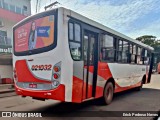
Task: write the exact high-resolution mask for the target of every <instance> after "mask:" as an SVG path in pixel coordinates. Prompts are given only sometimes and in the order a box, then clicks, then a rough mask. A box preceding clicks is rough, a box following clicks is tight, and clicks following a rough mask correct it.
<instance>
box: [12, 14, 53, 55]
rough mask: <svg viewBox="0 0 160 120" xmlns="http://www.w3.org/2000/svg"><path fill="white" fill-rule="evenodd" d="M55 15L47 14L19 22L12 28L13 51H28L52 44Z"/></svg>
mask: <svg viewBox="0 0 160 120" xmlns="http://www.w3.org/2000/svg"><path fill="white" fill-rule="evenodd" d="M54 24H55V16H54V15H49V16H45V17H41V18H37V19H30V21H29V22H27V23H25V24H21V26H18V27H16V29H15V30H14V52H15V53H24V54H25V53H26V54H27V53H28V51H30V52H33V53H34V51H37V50H41V49H42V48H47V47H49V46H51V45H52V44H54V42H55V40H54V32H55V29H54V28H55V27H54Z"/></svg>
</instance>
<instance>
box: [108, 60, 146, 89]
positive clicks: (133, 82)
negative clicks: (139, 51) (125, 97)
mask: <svg viewBox="0 0 160 120" xmlns="http://www.w3.org/2000/svg"><path fill="white" fill-rule="evenodd" d="M108 66H109V69H110V71H111V73H112V75H113V78H114V80H115V92H120V91H124V90H127V89H131V88H134V87H138V86H140V85H141V81H142V78H143V76H144V75H145V74H146V66H145V65H131V64H118V63H108Z"/></svg>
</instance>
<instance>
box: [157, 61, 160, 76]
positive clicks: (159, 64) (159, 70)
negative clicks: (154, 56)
mask: <svg viewBox="0 0 160 120" xmlns="http://www.w3.org/2000/svg"><path fill="white" fill-rule="evenodd" d="M157 72H158V74H160V62H159V63H158V66H157Z"/></svg>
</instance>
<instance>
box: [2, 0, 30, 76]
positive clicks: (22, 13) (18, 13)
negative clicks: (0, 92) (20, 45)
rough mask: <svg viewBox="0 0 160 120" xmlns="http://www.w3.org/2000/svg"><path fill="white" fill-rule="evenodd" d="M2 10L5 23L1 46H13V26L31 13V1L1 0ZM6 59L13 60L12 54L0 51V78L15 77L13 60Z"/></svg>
mask: <svg viewBox="0 0 160 120" xmlns="http://www.w3.org/2000/svg"><path fill="white" fill-rule="evenodd" d="M0 10H1V12H0V23H3V24H0V48H1V47H2V46H5V47H11V43H12V42H11V41H12V35H13V31H12V27H13V26H14V25H15V24H16V23H17V22H18V21H20V20H22V19H24V18H25V17H27V16H29V15H31V2H30V0H0ZM2 11H4V12H2ZM6 13H8V14H10V15H8V14H6ZM15 18H19V19H15ZM6 34H7V36H6ZM2 38H3V39H2ZM3 41H5V42H3ZM6 43H7V44H6ZM8 56H9V57H8ZM2 59H3V60H2ZM4 61H12V55H11V54H8V53H7V54H5V53H2V55H1V53H0V78H13V68H12V65H11V62H9V64H8V63H7V64H6V62H4Z"/></svg>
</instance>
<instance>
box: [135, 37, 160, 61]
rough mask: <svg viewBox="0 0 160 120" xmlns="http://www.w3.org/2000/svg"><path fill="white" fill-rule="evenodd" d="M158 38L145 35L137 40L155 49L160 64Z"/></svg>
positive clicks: (159, 43)
mask: <svg viewBox="0 0 160 120" xmlns="http://www.w3.org/2000/svg"><path fill="white" fill-rule="evenodd" d="M156 38H157V37H156V36H153V35H143V36H140V37H138V38H136V40H138V41H141V42H142V43H144V44H147V45H149V46H151V47H153V48H154V50H155V56H156V58H157V62H160V40H157V39H156Z"/></svg>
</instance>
